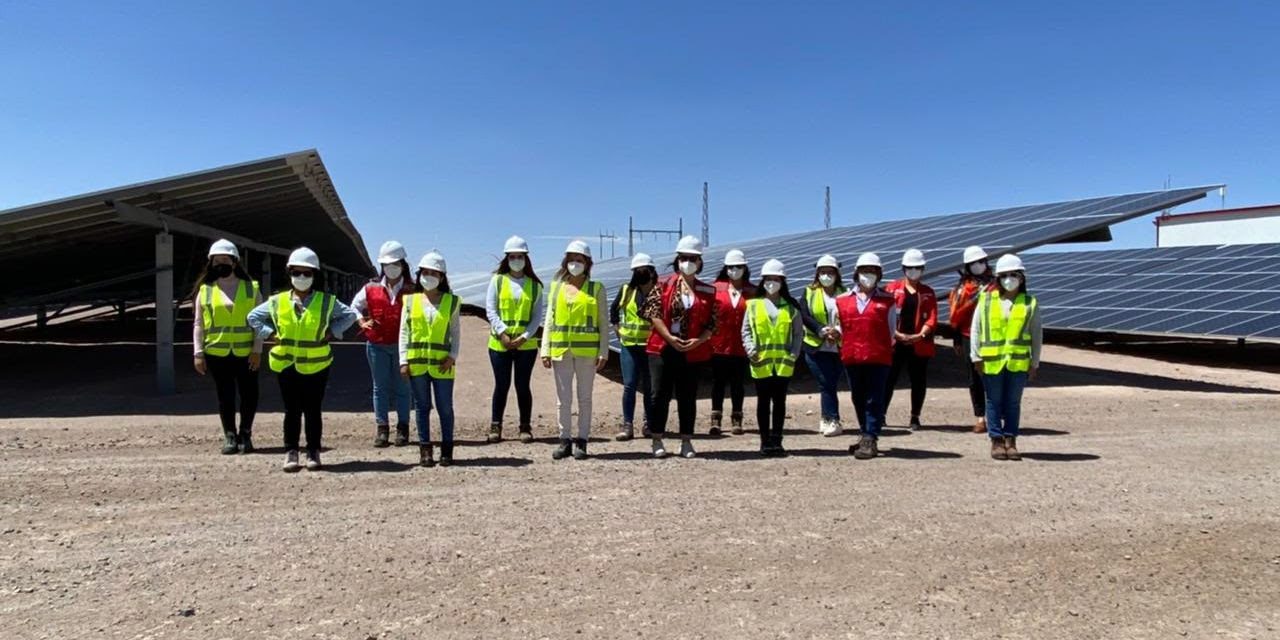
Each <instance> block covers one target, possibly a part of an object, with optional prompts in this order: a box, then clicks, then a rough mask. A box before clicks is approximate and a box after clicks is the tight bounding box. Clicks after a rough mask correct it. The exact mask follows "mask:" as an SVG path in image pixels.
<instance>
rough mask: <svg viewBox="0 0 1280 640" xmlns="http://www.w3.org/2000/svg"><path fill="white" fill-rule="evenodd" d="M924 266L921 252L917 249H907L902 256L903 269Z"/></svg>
mask: <svg viewBox="0 0 1280 640" xmlns="http://www.w3.org/2000/svg"><path fill="white" fill-rule="evenodd" d="M924 265H925V262H924V252H923V251H921V250H919V249H907V252H906V253H904V254H902V266H903V267H923V266H924Z"/></svg>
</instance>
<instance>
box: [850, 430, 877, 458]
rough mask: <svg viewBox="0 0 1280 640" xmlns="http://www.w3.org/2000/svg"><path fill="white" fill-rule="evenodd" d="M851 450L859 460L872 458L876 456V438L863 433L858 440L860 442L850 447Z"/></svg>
mask: <svg viewBox="0 0 1280 640" xmlns="http://www.w3.org/2000/svg"><path fill="white" fill-rule="evenodd" d="M849 451H850V452H851V453H852V454H853V457H855V458H857V459H859V460H870V459H872V458H874V457H876V453H877V451H876V439H875V438H872V437H871V436H868V435H863V436H862V437H861V438H860V439H859V440H858V444H855V445H853V446H852V447H849Z"/></svg>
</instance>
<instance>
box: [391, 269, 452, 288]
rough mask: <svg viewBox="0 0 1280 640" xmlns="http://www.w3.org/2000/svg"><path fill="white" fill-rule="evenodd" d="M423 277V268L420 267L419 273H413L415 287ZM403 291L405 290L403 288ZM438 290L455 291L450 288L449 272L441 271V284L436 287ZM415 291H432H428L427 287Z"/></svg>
mask: <svg viewBox="0 0 1280 640" xmlns="http://www.w3.org/2000/svg"><path fill="white" fill-rule="evenodd" d="M421 278H422V269H418V271H417V273H415V274H413V285H414V287H415V288H416V287H418V286H419V285H418V280H419V279H421ZM401 291H402V292H403V290H401ZM436 291H439V292H440V293H453V291H452V290H451V289H449V274H447V273H443V272H441V273H440V286H438V287H436ZM414 293H430V292H429V291H427V288H426V287H422V288H420V289H417V290H416V291H414Z"/></svg>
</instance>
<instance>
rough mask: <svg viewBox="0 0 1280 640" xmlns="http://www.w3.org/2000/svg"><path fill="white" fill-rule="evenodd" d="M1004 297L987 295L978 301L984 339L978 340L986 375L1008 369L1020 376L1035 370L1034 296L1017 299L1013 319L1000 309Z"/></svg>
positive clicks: (1021, 296)
mask: <svg viewBox="0 0 1280 640" xmlns="http://www.w3.org/2000/svg"><path fill="white" fill-rule="evenodd" d="M999 298H1000V294H999V293H996V292H992V291H984V292H983V293H982V295H981V297H980V298H979V301H978V313H981V314H982V318H983V320H984V322H983V323H982V335H981V336H978V355H979V356H980V357H981V358H982V371H983V373H986V374H988V375H995V374H997V373H1000V371H1001V370H1002V369H1008V370H1009V371H1010V372H1012V373H1020V372H1023V371H1028V370H1030V369H1031V323H1030V319H1031V316H1032V315H1034V314H1035V312H1036V306H1037V304H1038V303H1037V302H1036V299H1035V297H1034V296H1030V295H1027V294H1025V293H1020V294H1018V296H1017V297H1016V298H1014V299H1013V305H1012V306H1011V307H1010V308H1009V317H1008V318H1006V317H1005V316H1004V312H1003V310H1002V309H1001V308H1000V307H1001V305H1000V301H999Z"/></svg>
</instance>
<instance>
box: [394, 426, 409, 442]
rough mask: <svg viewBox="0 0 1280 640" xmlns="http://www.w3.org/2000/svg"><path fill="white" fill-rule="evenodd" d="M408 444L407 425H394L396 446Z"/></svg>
mask: <svg viewBox="0 0 1280 640" xmlns="http://www.w3.org/2000/svg"><path fill="white" fill-rule="evenodd" d="M407 444H409V425H407V424H398V425H396V446H397V447H403V446H405V445H407Z"/></svg>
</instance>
